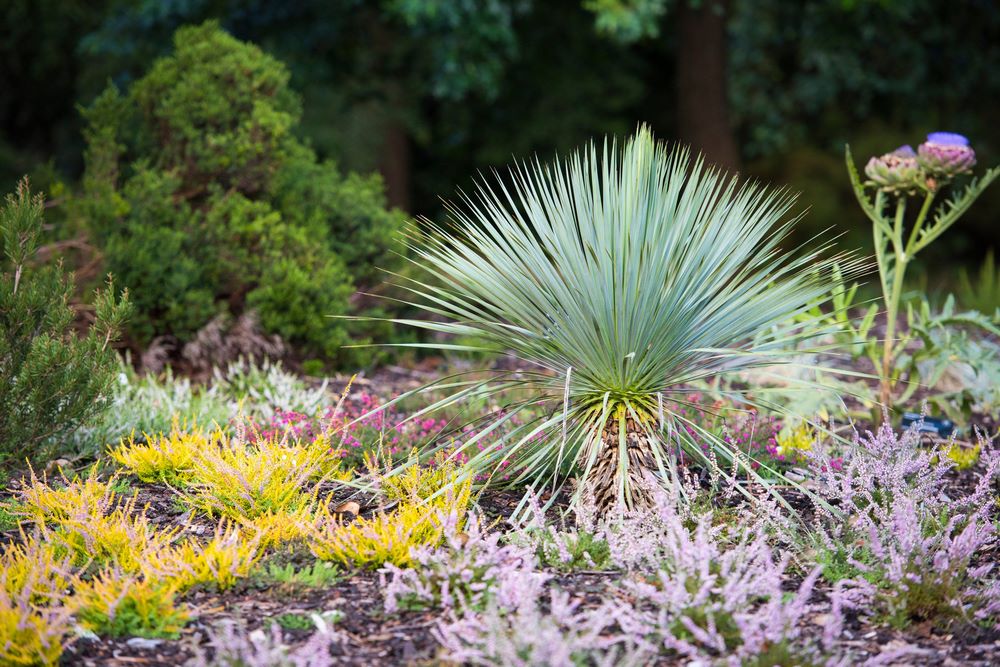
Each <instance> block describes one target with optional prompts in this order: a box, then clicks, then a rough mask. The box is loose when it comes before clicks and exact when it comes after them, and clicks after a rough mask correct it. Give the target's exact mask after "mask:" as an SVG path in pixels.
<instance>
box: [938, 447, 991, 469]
mask: <svg viewBox="0 0 1000 667" xmlns="http://www.w3.org/2000/svg"><path fill="white" fill-rule="evenodd" d="M981 450H982V445H981V444H978V445H974V446H972V447H963V446H962V445H959V444H957V443H952V444H951V445H949V446H948V447H947V448H946V449H945V456H947V457H948V458H949V459H951V461H952V462H953V463H954V464H955V468H956V469H958V470H968V469H969V468H971V467H972V466H974V465H976V463H977V462H978V461H979V452H980V451H981Z"/></svg>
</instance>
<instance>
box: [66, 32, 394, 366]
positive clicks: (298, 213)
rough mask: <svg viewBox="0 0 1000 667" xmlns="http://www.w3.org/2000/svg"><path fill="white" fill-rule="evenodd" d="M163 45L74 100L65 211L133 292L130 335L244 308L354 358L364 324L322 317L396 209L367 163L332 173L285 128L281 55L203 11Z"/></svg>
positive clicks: (358, 278)
mask: <svg viewBox="0 0 1000 667" xmlns="http://www.w3.org/2000/svg"><path fill="white" fill-rule="evenodd" d="M174 45H175V49H174V52H173V53H172V54H170V55H168V56H166V57H164V58H161V59H160V60H158V61H157V62H156V63H155V64H154V65H153V66H152V67H151V68H150V70H149V72H148V73H147V74H146V75H145V76H143V77H142V78H141V79H139V80H137V81H136V82H135V83H134V84H132V85H131V86H130V88H129V89H128V90H127V91H125V92H119V91H118V90H117V89H115V88H114V87H109V88H108V89H107V90H106V91H105V92H104V93H103V94H102V95H101V96H100V97H99V98H98V99H97V100H96V101H95V102H94V103H93V104H92V105H91V106H90V107H89V108H88V109H86V110H85V111H84V115H85V118H86V120H87V121H88V129H87V133H86V137H85V138H86V140H87V145H88V148H87V153H86V174H85V176H84V188H83V190H84V192H83V195H82V196H81V197H80V198H79V200H78V201H77V202H76V210H77V211H78V212H79V215H80V217H81V218H82V219H83V220H84V221H85V224H86V226H87V228H88V229H89V231H90V233H91V236H92V238H93V239H94V241H95V242H96V243H97V245H98V246H99V247H100V248H101V249H102V251H103V254H104V259H105V261H106V264H107V267H108V269H109V270H111V271H112V272H114V274H115V275H116V276H117V277H118V278H119V279H120V281H121V282H122V283H123V284H125V285H127V286H128V287H129V288H130V289H131V291H132V294H133V295H134V299H135V304H136V307H137V315H136V317H135V318H134V320H133V321H132V322H131V324H130V327H129V332H128V333H129V337H130V342H131V343H134V344H135V345H137V346H143V345H145V344H148V343H149V342H150V341H151V340H152V339H153V338H154V337H156V336H160V335H169V336H173V337H175V338H176V339H177V340H178V341H180V342H181V343H183V342H185V341H187V340H190V339H191V338H192V336H194V334H195V332H197V331H198V330H199V329H200V328H201V327H203V326H205V325H206V324H207V323H208V322H209V321H210V320H211V319H212V318H214V317H216V316H217V315H220V314H222V315H228V316H233V317H238V316H240V315H242V314H244V313H245V312H247V311H251V310H252V311H254V312H255V313H256V315H257V317H258V320H259V322H260V325H261V327H262V328H263V329H264V331H265V332H266V333H269V334H278V335H280V336H281V337H282V338H283V339H284V340H285V341H286V342H288V343H290V344H291V345H292V346H294V347H296V348H297V349H298V351H299V352H301V353H302V354H303V355H306V356H319V357H322V358H326V359H333V358H339V360H341V361H348V360H349V361H352V362H357V361H362V360H360V359H358V358H357V357H356V355H354V353H352V356H350V357H345V356H344V352H342V349H341V346H342V345H344V344H346V343H352V342H354V343H357V342H363V340H364V335H363V330H362V329H360V328H359V327H361V326H365V325H363V324H354V323H348V322H347V321H345V320H336V319H330V318H329V317H328V316H329V315H344V314H348V313H350V312H351V308H350V305H349V303H348V299H349V297H350V296H351V295H352V294H353V293H354V292H355V289H356V288H357V287H365V286H371V285H372V284H373V283H374V282H375V281H376V279H377V277H376V269H375V268H374V267H375V266H376V265H379V266H386V264H387V263H386V260H387V259H388V258H389V257H390V256H391V255H390V252H389V251H390V247H391V243H392V241H391V239H392V234H393V232H394V231H395V229H396V228H397V227H399V226H400V225H401V218H402V216H401V214H400V213H399V212H396V211H390V210H387V209H386V206H385V196H384V192H383V186H382V182H381V180H380V178H379V177H378V176H360V175H357V174H347V175H344V174H342V173H341V172H340V171H339V170H338V169H337V167H336V165H335V164H334V163H332V162H330V161H320V160H319V159H318V158H317V156H316V155H315V153H314V152H313V151H312V150H311V149H310V148H309V147H308V146H307V145H306V144H304V143H303V142H302V141H301V140H300V139H299V138H297V137H296V136H295V134H294V132H295V129H296V127H297V126H298V124H299V120H300V104H299V99H298V97H297V95H296V94H295V93H294V92H293V91H292V90H291V89H290V88H289V86H288V80H289V73H288V70H287V68H286V67H285V66H284V65H283V64H282V63H280V62H279V61H277V60H275V59H274V58H272V57H271V56H269V55H267V54H266V53H264V52H263V51H261V50H260V49H259V48H257V47H256V46H254V45H252V44H248V43H244V42H241V41H239V40H237V39H235V38H233V37H231V36H230V35H228V34H227V33H225V32H224V31H222V30H221V29H219V27H218V26H217V25H216V24H215V23H212V22H209V23H205V24H203V25H200V26H192V27H185V28H181V29H180V30H178V31H177V33H176V35H175V36H174ZM368 326H370V325H368Z"/></svg>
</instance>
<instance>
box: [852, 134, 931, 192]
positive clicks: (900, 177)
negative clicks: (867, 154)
mask: <svg viewBox="0 0 1000 667" xmlns="http://www.w3.org/2000/svg"><path fill="white" fill-rule="evenodd" d="M865 175H867V176H868V178H869V179H870V182H871V183H874V184H875V185H877V186H878V187H879V188H880V189H881V190H883V191H885V192H891V193H911V192H914V191H916V190H917V188H918V187H920V184H921V183H922V182H923V180H924V174H923V172H922V170H921V169H920V163H919V162H918V159H917V153H916V152H914V150H913V147H912V146H909V145H907V146H900V147H899V148H897V149H896V150H894V151H892V152H891V153H886V154H885V155H881V156H879V157H873V158H872V159H870V160H868V164H867V165H865Z"/></svg>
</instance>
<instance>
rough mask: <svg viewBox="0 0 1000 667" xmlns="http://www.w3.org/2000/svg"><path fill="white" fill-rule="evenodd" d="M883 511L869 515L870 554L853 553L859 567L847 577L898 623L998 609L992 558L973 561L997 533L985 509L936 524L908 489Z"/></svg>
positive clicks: (968, 617)
mask: <svg viewBox="0 0 1000 667" xmlns="http://www.w3.org/2000/svg"><path fill="white" fill-rule="evenodd" d="M880 519H881V520H882V521H884V523H880V522H879V521H876V520H874V519H867V520H863V524H864V525H865V526H866V527H867V529H868V541H867V550H868V554H869V556H868V558H867V559H866V560H865V562H860V561H858V560H854V559H852V560H851V561H850V562H851V564H852V565H854V566H855V567H856V568H857V570H858V571H859V573H860V574H859V576H858V577H856V578H854V579H848V580H845V581H844V585H845V588H846V589H847V590H848V591H851V590H852V589H853V592H854V593H855V597H857V598H860V599H863V600H865V601H867V602H868V603H869V605H870V606H872V609H873V611H874V612H875V613H876V614H877V615H881V616H884V617H885V618H886V619H887V620H889V622H890V623H892V624H893V625H894V626H897V627H903V626H905V625H907V624H908V623H909V622H911V621H924V620H930V621H936V622H939V623H942V624H943V623H947V622H949V621H955V620H962V621H967V622H971V621H973V620H982V619H986V618H989V617H996V614H997V612H998V611H1000V603H998V602H997V596H996V594H997V585H998V584H997V582H996V580H990V579H987V578H986V577H987V575H989V574H990V572H991V570H992V568H993V563H989V562H987V563H985V564H983V565H978V566H973V557H974V556H975V555H976V554H977V553H979V552H980V551H983V550H986V549H988V548H989V547H990V546H991V545H992V544H993V542H994V541H995V536H994V528H993V524H992V523H991V522H990V521H989V520H988V518H987V517H984V516H981V515H974V516H972V517H966V516H964V515H961V514H959V515H955V516H952V517H951V518H950V519H948V521H947V523H945V524H944V525H943V526H940V525H935V523H934V522H933V520H928V518H927V517H921V515H920V511H919V510H918V507H917V505H916V504H915V503H914V502H913V501H912V500H911V499H910V498H907V497H905V496H903V497H900V498H898V499H897V500H896V501H895V502H894V503H893V505H892V508H891V510H890V513H889V515H888V516H886V517H884V518H882V517H880Z"/></svg>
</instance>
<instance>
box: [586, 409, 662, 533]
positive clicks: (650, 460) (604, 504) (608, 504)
mask: <svg viewBox="0 0 1000 667" xmlns="http://www.w3.org/2000/svg"><path fill="white" fill-rule="evenodd" d="M623 423H624V425H625V438H624V441H623V439H622V438H621V437H620V432H621V431H620V429H621V425H622V424H623ZM623 445H624V447H625V459H626V460H627V462H628V464H627V466H626V467H625V468H624V469H622V465H621V463H622V460H621V447H622V446H623ZM623 473H624V475H625V479H624V482H625V484H624V487H625V488H624V491H625V495H624V498H620V497H619V489H620V487H621V475H622V474H623ZM655 473H656V459H655V458H654V456H653V449H652V445H651V443H650V442H649V436H648V434H647V433H646V430H645V429H644V428H643V427H642V425H641V424H640V423H639V422H637V421H636V420H635V419H633V418H632V417H631V416H628V417H624V418H618V417H612V418H611V419H609V420H608V423H607V424H606V425H605V426H604V431H603V432H602V433H601V443H600V449H599V450H598V452H597V459H596V460H595V462H594V468H593V471H592V473H591V488H590V490H591V493H592V494H593V500H594V504H595V506H596V508H597V510H598V511H600V512H605V513H606V512H608V511H609V510H611V509H613V508H615V507H616V506H619V505H620V504H621V502H622V501H624V504H625V507H626V508H629V509H636V508H640V507H649V506H651V505H652V503H653V496H652V493H651V487H652V486H653V484H655V481H654V480H655V478H654V475H655Z"/></svg>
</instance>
